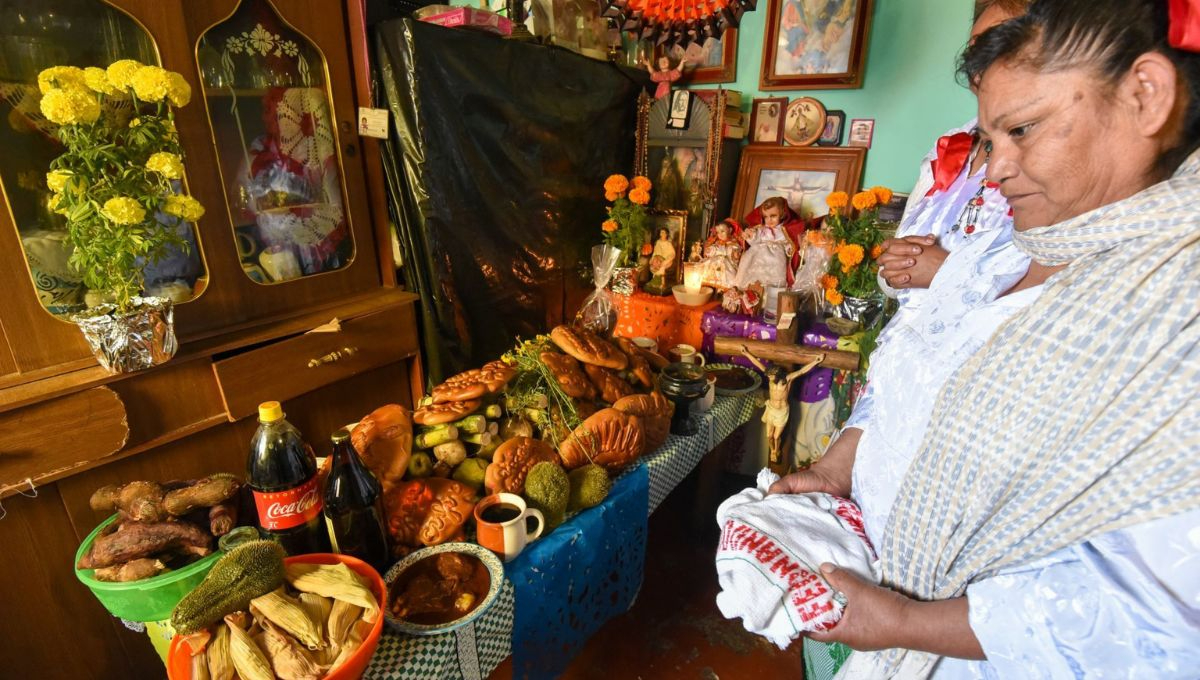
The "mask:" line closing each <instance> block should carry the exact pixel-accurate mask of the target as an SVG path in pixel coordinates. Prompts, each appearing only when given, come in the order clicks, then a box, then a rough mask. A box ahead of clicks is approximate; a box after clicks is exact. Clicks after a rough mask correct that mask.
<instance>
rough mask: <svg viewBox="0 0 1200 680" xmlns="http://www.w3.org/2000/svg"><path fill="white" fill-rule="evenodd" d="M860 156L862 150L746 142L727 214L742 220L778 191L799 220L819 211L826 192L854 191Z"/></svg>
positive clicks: (863, 153) (859, 174) (860, 169)
mask: <svg viewBox="0 0 1200 680" xmlns="http://www.w3.org/2000/svg"><path fill="white" fill-rule="evenodd" d="M866 158H867V150H866V149H849V148H838V149H832V148H821V147H780V148H769V147H765V146H748V147H746V149H745V150H744V151H742V163H741V166H740V167H739V169H738V181H737V188H736V189H734V193H733V215H734V217H735V218H737V219H742V217H744V216H745V215H747V214H749V213H750V211H752V210H754V208H755V207H756V206H759V205H762V202H763V201H765V200H767V199H768V198H770V197H772V196H782V197H783V198H784V199H785V200H786V201H787V202H788V205H789V206H791V208H792V210H794V211H795V212H796V214H797V215H800V216H801V217H803V218H805V219H809V218H812V217H819V216H821V215H825V214H826V213H828V208H827V207H826V205H825V199H826V198H827V197H828V196H829V194H831V193H833V192H835V191H845V192H846V193H849V194H853V193H854V192H856V191H858V188H859V183H860V182H861V181H862V172H863V164H864V162H865V161H866Z"/></svg>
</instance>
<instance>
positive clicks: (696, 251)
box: [688, 241, 704, 262]
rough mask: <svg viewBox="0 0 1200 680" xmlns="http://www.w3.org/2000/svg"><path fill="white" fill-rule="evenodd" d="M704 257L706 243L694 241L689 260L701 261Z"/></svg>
mask: <svg viewBox="0 0 1200 680" xmlns="http://www.w3.org/2000/svg"><path fill="white" fill-rule="evenodd" d="M702 259H704V243H703V242H701V241H692V250H691V254H690V255H688V262H699V261H701V260H702Z"/></svg>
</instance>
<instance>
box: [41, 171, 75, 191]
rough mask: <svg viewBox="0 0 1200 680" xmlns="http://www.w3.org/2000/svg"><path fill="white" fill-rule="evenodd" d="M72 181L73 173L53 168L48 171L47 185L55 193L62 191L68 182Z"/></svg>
mask: <svg viewBox="0 0 1200 680" xmlns="http://www.w3.org/2000/svg"><path fill="white" fill-rule="evenodd" d="M70 181H71V173H69V172H67V171H65V170H51V171H50V172H47V173H46V186H47V187H49V189H50V191H53V192H54V193H56V194H58V193H62V190H63V189H66V188H67V182H70Z"/></svg>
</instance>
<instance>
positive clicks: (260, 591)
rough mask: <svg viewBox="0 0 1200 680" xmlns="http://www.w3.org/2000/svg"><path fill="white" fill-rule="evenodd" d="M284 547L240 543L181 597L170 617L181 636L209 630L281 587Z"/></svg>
mask: <svg viewBox="0 0 1200 680" xmlns="http://www.w3.org/2000/svg"><path fill="white" fill-rule="evenodd" d="M285 555H286V553H285V552H284V550H283V546H281V545H279V544H278V543H276V542H274V541H251V542H249V543H243V544H241V545H239V546H237V547H236V548H234V549H233V550H230V551H229V552H228V553H226V554H225V555H224V556H223V557H222V558H221V559H219V560H217V563H216V564H214V565H213V568H212V570H211V571H209V572H208V575H207V576H205V577H204V580H203V581H201V582H200V585H198V586H196V588H195V590H193V591H192V592H190V593H188V594H187V595H184V596H183V599H182V600H180V601H179V604H177V605H175V612H174V613H173V614H171V625H172V626H174V628H175V632H177V633H180V634H181V635H187V634H188V633H194V632H196V631H198V630H200V629H201V628H205V627H207V626H210V625H212V624H214V623H216V622H218V621H220V620H221V619H222V618H224V617H225V615H226V614H232V613H233V612H236V611H242V610H244V609H246V608H247V607H248V606H250V600H253V599H254V598H256V597H259V596H260V595H264V594H266V593H269V592H271V591H272V590H275V589H276V588H278V587H279V586H281V585H283V574H284V572H283V558H284V557H285Z"/></svg>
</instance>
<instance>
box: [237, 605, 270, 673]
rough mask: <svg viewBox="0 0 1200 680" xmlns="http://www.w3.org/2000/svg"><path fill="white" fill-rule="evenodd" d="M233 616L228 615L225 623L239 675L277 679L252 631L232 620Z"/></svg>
mask: <svg viewBox="0 0 1200 680" xmlns="http://www.w3.org/2000/svg"><path fill="white" fill-rule="evenodd" d="M232 616H233V615H232V614H231V615H230V616H226V617H225V623H226V626H227V627H228V628H229V656H230V658H231V659H232V660H233V667H234V668H236V669H237V674H238V676H239V677H240V678H241V680H275V673H273V672H272V671H271V662H270V661H267V657H266V655H264V654H263V652H262V650H261V649H259V648H258V645H257V644H255V642H254V639H253V638H252V637H251V636H250V633H248V632H246V631H245V630H243V629H242V627H241V626H240V625H238V624H237V622H236V619H235V620H234V622H230V618H231V617H232Z"/></svg>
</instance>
